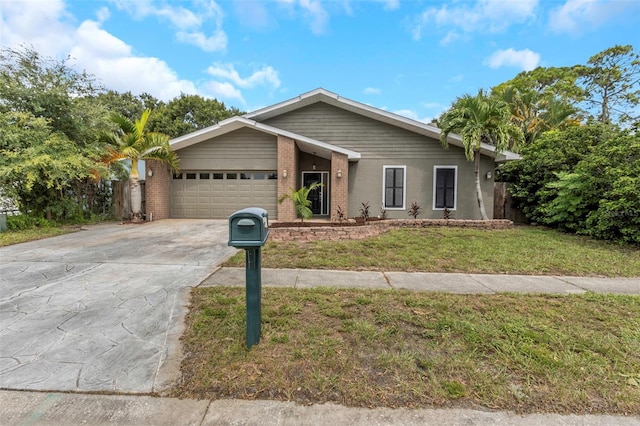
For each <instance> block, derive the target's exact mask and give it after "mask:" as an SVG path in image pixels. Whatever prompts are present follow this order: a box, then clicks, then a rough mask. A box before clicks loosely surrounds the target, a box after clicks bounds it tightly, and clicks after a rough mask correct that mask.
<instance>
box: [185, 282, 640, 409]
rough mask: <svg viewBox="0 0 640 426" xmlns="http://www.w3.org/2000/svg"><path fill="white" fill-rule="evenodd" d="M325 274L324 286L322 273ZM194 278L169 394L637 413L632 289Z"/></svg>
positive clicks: (638, 335) (639, 304) (638, 341)
mask: <svg viewBox="0 0 640 426" xmlns="http://www.w3.org/2000/svg"><path fill="white" fill-rule="evenodd" d="M327 285H331V283H327ZM262 293H263V300H262V324H263V325H262V340H261V342H260V343H259V344H258V345H256V346H254V347H253V348H252V349H251V350H247V349H246V347H245V308H244V307H245V300H244V288H241V287H216V288H196V289H194V290H193V293H192V307H191V312H190V313H189V315H188V317H187V320H186V321H187V331H186V333H185V335H184V337H183V344H184V353H185V356H184V360H183V362H182V381H181V382H180V383H179V385H178V386H177V387H176V389H175V390H174V392H173V396H176V397H181V398H183V397H185V398H186V397H188V398H202V399H217V398H245V399H277V400H286V401H296V402H298V403H302V404H311V403H323V402H327V401H331V402H334V403H338V404H343V405H348V406H357V407H423V408H424V407H466V408H469V407H475V408H479V407H486V408H490V409H500V410H515V411H518V412H559V413H615V414H626V415H629V414H633V415H637V414H638V413H640V297H638V296H613V295H600V294H584V295H567V296H558V295H514V294H498V295H453V294H440V293H416V292H409V291H393V290H353V289H331V288H321V289H307V290H302V289H291V288H273V287H269V288H263V291H262Z"/></svg>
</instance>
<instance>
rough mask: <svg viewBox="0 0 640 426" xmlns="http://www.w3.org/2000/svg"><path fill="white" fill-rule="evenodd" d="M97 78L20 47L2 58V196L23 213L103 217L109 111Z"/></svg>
mask: <svg viewBox="0 0 640 426" xmlns="http://www.w3.org/2000/svg"><path fill="white" fill-rule="evenodd" d="M99 90H100V88H99V87H98V85H97V84H96V82H95V80H94V78H93V77H92V76H90V75H88V74H86V73H78V72H76V71H75V70H73V69H72V68H70V67H69V66H68V64H67V61H57V60H54V59H49V58H44V57H42V56H40V55H39V54H38V53H37V52H35V51H33V50H31V49H28V48H25V47H21V48H18V49H10V48H6V49H3V50H2V51H1V52H0V99H2V102H0V190H1V191H2V193H3V195H4V196H5V197H8V198H10V199H11V200H13V202H14V203H15V204H16V205H17V206H18V207H19V208H20V210H21V211H22V212H23V213H27V212H28V213H29V214H30V215H33V216H36V217H37V216H41V215H44V216H46V217H47V218H53V219H65V220H67V219H69V218H73V217H79V216H86V215H90V214H91V213H92V212H97V211H98V210H97V209H98V207H97V206H99V205H102V204H103V202H104V201H105V200H98V199H97V194H100V193H101V192H100V190H99V189H98V186H99V185H100V184H99V183H98V182H97V181H96V178H97V177H99V176H100V175H102V174H104V173H106V172H107V170H106V168H105V167H102V166H101V165H100V163H99V161H98V158H97V153H98V152H99V149H98V147H97V135H98V131H100V130H101V129H104V128H106V120H105V110H104V108H102V107H101V106H100V105H99V104H97V103H95V102H94V101H93V97H94V96H95V94H96V93H97V92H98V91H99Z"/></svg>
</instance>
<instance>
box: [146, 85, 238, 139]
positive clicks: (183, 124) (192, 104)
mask: <svg viewBox="0 0 640 426" xmlns="http://www.w3.org/2000/svg"><path fill="white" fill-rule="evenodd" d="M240 114H242V112H241V111H240V110H239V109H237V108H235V107H232V108H230V109H228V108H227V107H226V105H225V104H224V102H220V101H218V100H216V99H205V98H203V97H202V96H198V95H186V94H184V93H182V94H180V96H179V97H176V98H173V99H172V100H170V101H169V102H168V103H167V104H161V105H159V107H158V109H156V110H154V115H153V117H152V118H151V119H150V120H149V128H150V129H152V130H153V131H155V132H161V133H165V134H167V135H169V136H170V137H172V138H177V137H178V136H182V135H186V134H187V133H191V132H193V131H196V130H198V129H204V128H205V127H209V126H213V125H214V124H217V123H218V122H220V121H222V120H224V119H227V118H229V117H232V116H234V115H240Z"/></svg>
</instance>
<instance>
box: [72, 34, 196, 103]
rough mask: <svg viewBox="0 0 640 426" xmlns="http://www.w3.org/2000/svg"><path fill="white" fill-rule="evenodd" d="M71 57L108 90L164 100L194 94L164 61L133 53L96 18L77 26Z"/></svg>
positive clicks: (194, 90) (129, 47) (192, 86)
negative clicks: (100, 24) (102, 26)
mask: <svg viewBox="0 0 640 426" xmlns="http://www.w3.org/2000/svg"><path fill="white" fill-rule="evenodd" d="M70 56H71V57H72V58H74V60H75V62H76V63H77V65H78V66H79V67H80V68H81V69H84V70H86V71H87V72H88V73H90V74H94V75H96V76H97V77H99V78H100V80H101V81H102V82H103V83H104V85H105V86H106V87H108V88H109V89H113V90H117V91H120V92H125V91H131V92H132V93H134V94H138V93H144V92H147V93H150V94H152V95H153V96H155V97H157V98H159V99H162V100H165V101H166V100H169V99H171V98H174V97H176V96H178V95H180V93H197V90H196V87H195V85H194V84H193V82H191V81H188V80H181V79H179V78H178V76H177V75H176V73H175V72H174V71H173V70H171V69H170V68H169V66H168V65H167V63H166V62H164V61H162V60H160V59H158V58H153V57H136V56H134V55H133V53H132V48H131V46H129V45H128V44H126V43H125V42H123V41H122V40H120V39H119V38H117V37H114V36H113V35H112V34H110V33H108V32H107V31H105V30H103V29H102V28H100V26H99V24H98V23H97V22H95V21H84V22H83V23H82V24H81V25H80V27H78V29H77V31H76V32H75V45H74V46H73V47H72V48H71V50H70ZM141 76H144V78H141Z"/></svg>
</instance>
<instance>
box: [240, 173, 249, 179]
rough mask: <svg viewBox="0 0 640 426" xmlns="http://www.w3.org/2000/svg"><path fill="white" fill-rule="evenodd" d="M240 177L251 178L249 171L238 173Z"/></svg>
mask: <svg viewBox="0 0 640 426" xmlns="http://www.w3.org/2000/svg"><path fill="white" fill-rule="evenodd" d="M240 179H251V173H240Z"/></svg>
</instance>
